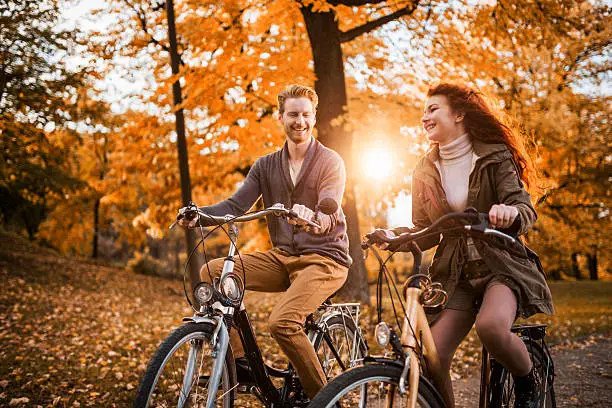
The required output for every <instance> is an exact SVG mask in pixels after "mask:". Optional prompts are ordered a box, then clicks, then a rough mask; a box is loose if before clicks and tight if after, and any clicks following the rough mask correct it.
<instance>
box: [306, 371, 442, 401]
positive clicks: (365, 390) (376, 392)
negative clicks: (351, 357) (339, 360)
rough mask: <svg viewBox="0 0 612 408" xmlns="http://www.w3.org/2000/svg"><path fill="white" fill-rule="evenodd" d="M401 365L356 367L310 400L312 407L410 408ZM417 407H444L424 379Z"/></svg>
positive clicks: (438, 396)
mask: <svg viewBox="0 0 612 408" xmlns="http://www.w3.org/2000/svg"><path fill="white" fill-rule="evenodd" d="M401 374H402V368H401V367H399V366H396V365H391V364H366V365H364V366H360V367H355V368H353V369H351V370H349V371H347V372H345V373H343V374H341V375H339V376H338V377H336V378H334V379H333V380H332V381H331V382H329V383H328V384H327V385H326V386H325V387H324V388H323V389H322V390H321V391H320V392H319V393H318V394H317V395H316V396H315V398H314V399H313V400H312V401H311V402H310V405H309V406H311V407H319V408H335V407H338V406H341V407H343V408H347V407H359V408H365V407H369V408H378V407H380V408H383V407H384V408H386V407H407V406H408V393H406V394H405V395H401V394H400V392H399V379H400V376H401ZM416 406H417V407H420V408H443V407H444V404H443V402H442V398H441V397H440V395H439V394H438V393H437V392H436V391H435V390H434V389H433V387H432V386H431V385H430V384H429V383H427V382H426V381H424V380H423V379H421V381H419V389H418V395H417V405H416Z"/></svg>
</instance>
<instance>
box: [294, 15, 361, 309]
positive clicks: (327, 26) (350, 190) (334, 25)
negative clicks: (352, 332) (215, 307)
mask: <svg viewBox="0 0 612 408" xmlns="http://www.w3.org/2000/svg"><path fill="white" fill-rule="evenodd" d="M301 12H302V15H303V16H304V22H305V24H306V30H307V32H308V37H309V38H310V45H311V48H312V57H313V60H314V72H315V75H316V77H317V79H316V81H315V91H316V92H317V95H318V96H319V107H318V110H317V130H318V139H319V141H321V143H323V144H324V145H326V146H327V147H329V148H331V149H333V150H335V151H337V152H338V153H339V154H340V156H342V158H343V159H344V163H345V166H346V169H347V183H346V189H345V192H344V203H343V205H342V207H343V210H344V215H345V216H346V224H347V233H348V238H349V243H350V244H349V253H350V255H351V258H353V265H352V266H351V268H350V269H349V278H348V279H347V281H346V283H345V284H344V287H343V288H342V291H341V293H342V294H343V295H345V296H346V297H348V298H351V299H355V300H358V301H360V302H363V303H365V304H368V305H369V304H370V292H369V288H368V279H367V271H366V268H365V262H364V260H363V252H362V250H361V246H360V241H361V235H360V233H359V216H358V214H357V205H356V199H355V188H354V184H353V176H352V168H353V163H352V158H351V152H352V134H351V133H350V132H347V131H346V130H344V127H343V126H342V125H340V126H332V121H333V120H334V119H337V118H338V117H340V116H341V115H342V114H344V111H345V108H346V104H347V95H346V83H345V79H344V62H343V58H342V47H341V44H340V30H339V28H338V22H337V21H336V20H335V19H334V14H333V13H332V12H325V13H319V12H313V11H312V8H311V7H302V8H301Z"/></svg>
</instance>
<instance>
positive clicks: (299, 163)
mask: <svg viewBox="0 0 612 408" xmlns="http://www.w3.org/2000/svg"><path fill="white" fill-rule="evenodd" d="M317 104H318V97H317V94H316V93H315V92H314V91H313V90H312V89H310V88H308V87H304V86H300V85H290V86H288V87H287V88H285V89H284V90H283V91H281V92H280V93H279V94H278V107H279V114H280V118H279V119H280V123H281V124H282V126H283V130H284V131H285V135H286V142H285V145H284V146H283V148H282V149H280V150H278V151H276V152H274V153H271V154H269V155H267V156H264V157H261V158H259V159H258V160H257V161H256V162H255V164H254V165H253V167H252V168H251V170H250V171H249V173H248V174H247V176H246V179H245V181H244V183H243V184H242V186H241V187H240V188H239V189H238V191H236V192H235V193H234V195H233V196H232V197H230V198H229V199H227V200H225V201H222V202H220V203H218V204H216V205H212V206H209V207H202V208H201V209H202V211H203V212H205V213H208V214H212V215H226V214H232V215H240V214H243V213H245V212H246V211H248V210H249V208H251V206H252V205H253V204H254V203H255V202H256V201H257V199H258V198H259V197H260V196H263V201H264V206H265V207H269V206H271V205H273V204H275V203H282V204H284V205H285V207H287V208H289V207H290V208H292V209H293V210H294V211H295V212H296V213H297V214H298V215H299V216H301V217H303V218H305V219H309V220H313V221H315V222H316V223H318V224H319V225H320V226H321V228H320V229H318V228H308V227H307V226H305V225H300V222H299V221H297V220H285V219H282V218H279V217H270V218H269V219H268V231H269V232H270V238H271V240H272V244H273V246H274V248H272V249H271V250H269V251H266V252H255V253H253V254H248V255H244V256H242V263H241V262H237V263H236V265H235V268H236V269H235V272H236V273H238V274H239V275H242V273H243V271H242V269H241V268H242V264H244V269H245V271H244V273H245V276H246V288H247V289H249V290H256V291H262V292H284V294H283V295H282V296H280V298H279V302H278V304H277V305H276V306H275V307H274V309H273V311H272V313H271V314H270V318H269V327H270V332H271V334H272V336H273V337H274V338H275V339H276V341H277V342H278V344H279V345H280V346H281V348H282V350H283V351H284V352H285V354H286V355H287V357H288V358H289V360H290V361H291V364H292V365H293V367H294V368H295V369H296V371H297V374H298V375H299V377H300V379H301V381H302V385H303V386H304V390H305V392H306V395H307V396H308V397H309V398H312V397H313V396H314V395H315V394H316V393H317V392H318V391H319V389H321V388H322V387H323V385H325V382H326V379H325V375H324V373H323V370H322V368H321V365H320V363H319V360H318V358H317V355H316V352H315V350H314V348H313V347H312V345H311V343H310V341H309V340H308V338H307V336H306V334H305V333H304V330H303V328H302V324H303V322H304V320H305V319H306V316H308V315H309V314H310V313H312V312H314V311H315V310H316V309H317V308H318V307H319V305H321V303H323V301H325V299H326V298H328V297H329V296H330V295H332V294H333V293H334V292H336V291H337V290H338V289H340V288H341V287H342V285H343V284H344V282H345V280H346V277H347V273H348V267H349V266H350V264H351V258H350V256H349V255H348V237H347V235H346V221H345V218H344V214H343V212H342V208H341V205H340V204H341V203H342V195H343V193H344V185H345V180H346V171H345V169H344V162H343V161H342V159H341V158H340V156H339V155H338V154H337V153H336V152H334V151H333V150H330V149H328V148H326V147H324V146H323V145H322V144H321V143H319V142H318V141H317V140H315V139H314V137H313V136H312V131H313V128H314V125H315V122H316V120H315V115H316V109H317ZM330 204H331V205H330ZM321 206H327V207H328V208H330V207H331V208H337V210H335V212H333V213H332V214H329V215H327V214H324V213H323V212H321V211H319V210H320V207H321ZM326 212H329V211H326ZM180 223H181V225H182V226H184V227H186V228H192V227H194V226H195V221H191V222H189V221H186V220H181V222H180ZM222 267H223V259H215V260H214V261H211V262H209V264H208V265H204V267H203V268H202V270H201V272H200V274H201V277H202V279H203V280H205V281H210V277H209V273H208V271H209V270H210V271H211V273H212V274H213V275H215V276H219V275H220V274H221V269H222ZM231 343H232V348H233V350H234V354H235V356H236V357H237V360H238V358H240V357H242V356H243V355H244V350H243V349H242V347H241V345H240V341H239V339H238V336H237V333H236V332H235V331H232V332H231ZM242 364H244V363H242V362H240V365H242Z"/></svg>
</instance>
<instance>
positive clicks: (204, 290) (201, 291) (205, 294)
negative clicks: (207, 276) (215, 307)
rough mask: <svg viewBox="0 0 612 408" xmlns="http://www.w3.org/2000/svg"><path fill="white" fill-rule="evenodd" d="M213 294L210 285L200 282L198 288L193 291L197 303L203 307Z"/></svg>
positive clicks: (213, 290) (213, 291)
mask: <svg viewBox="0 0 612 408" xmlns="http://www.w3.org/2000/svg"><path fill="white" fill-rule="evenodd" d="M214 294H215V289H214V288H213V287H212V285H211V284H210V283H207V282H200V283H198V286H196V287H195V289H194V290H193V295H194V296H195V298H196V299H197V301H198V303H199V304H201V305H204V304H206V303H208V302H210V300H211V299H212V298H213V295H214Z"/></svg>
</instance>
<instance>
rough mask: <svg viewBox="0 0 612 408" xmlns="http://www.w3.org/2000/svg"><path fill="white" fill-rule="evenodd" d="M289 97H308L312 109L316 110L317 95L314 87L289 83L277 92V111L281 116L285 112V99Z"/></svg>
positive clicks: (317, 103)
mask: <svg viewBox="0 0 612 408" xmlns="http://www.w3.org/2000/svg"><path fill="white" fill-rule="evenodd" d="M291 98H308V99H309V100H310V102H311V103H312V109H313V110H314V112H316V111H317V106H318V105H319V97H318V96H317V93H316V92H315V91H314V89H312V88H309V87H307V86H302V85H295V84H293V85H289V86H287V87H286V88H285V89H283V90H282V91H280V92H279V93H278V97H277V99H278V111H279V113H280V115H281V116H282V115H283V113H285V101H286V100H287V99H291Z"/></svg>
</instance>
